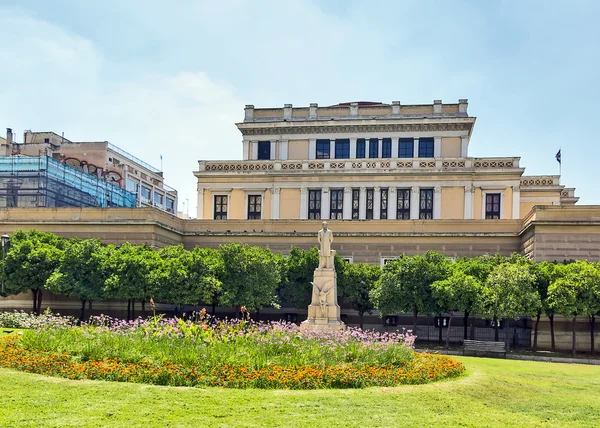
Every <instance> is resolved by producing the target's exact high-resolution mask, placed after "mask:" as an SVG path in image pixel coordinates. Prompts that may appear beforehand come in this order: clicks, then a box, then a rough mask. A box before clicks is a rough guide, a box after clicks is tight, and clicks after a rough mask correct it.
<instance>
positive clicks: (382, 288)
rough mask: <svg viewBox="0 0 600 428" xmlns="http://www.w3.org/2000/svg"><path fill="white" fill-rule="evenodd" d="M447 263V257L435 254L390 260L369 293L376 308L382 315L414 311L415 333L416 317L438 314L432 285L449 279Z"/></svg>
mask: <svg viewBox="0 0 600 428" xmlns="http://www.w3.org/2000/svg"><path fill="white" fill-rule="evenodd" d="M448 264H449V260H448V259H447V258H446V257H444V256H443V255H441V254H439V253H436V252H433V251H428V252H427V253H425V254H424V255H416V256H413V257H400V258H398V259H395V260H391V261H389V262H388V263H386V264H385V265H384V267H383V272H382V274H381V277H380V279H379V281H378V282H377V284H376V285H375V287H374V288H373V290H372V291H371V293H370V296H371V299H372V300H373V304H374V306H375V307H376V308H377V309H379V311H381V313H382V315H383V314H390V313H396V312H412V314H413V331H414V330H416V328H417V315H418V314H419V313H423V312H425V313H428V312H429V313H431V312H434V311H435V308H436V306H435V300H434V299H433V296H432V293H431V287H430V285H431V284H432V283H433V282H435V281H438V280H441V279H444V278H445V277H446V275H447V272H448Z"/></svg>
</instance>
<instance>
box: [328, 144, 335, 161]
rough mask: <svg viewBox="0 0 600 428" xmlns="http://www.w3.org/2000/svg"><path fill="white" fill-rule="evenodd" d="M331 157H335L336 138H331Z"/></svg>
mask: <svg viewBox="0 0 600 428" xmlns="http://www.w3.org/2000/svg"><path fill="white" fill-rule="evenodd" d="M329 159H335V140H329Z"/></svg>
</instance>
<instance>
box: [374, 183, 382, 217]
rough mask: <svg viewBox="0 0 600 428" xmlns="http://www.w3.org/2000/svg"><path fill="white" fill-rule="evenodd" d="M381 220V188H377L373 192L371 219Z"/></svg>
mask: <svg viewBox="0 0 600 428" xmlns="http://www.w3.org/2000/svg"><path fill="white" fill-rule="evenodd" d="M380 218H381V187H379V186H377V187H375V189H374V190H373V219H377V220H379V219H380Z"/></svg>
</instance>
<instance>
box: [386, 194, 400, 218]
mask: <svg viewBox="0 0 600 428" xmlns="http://www.w3.org/2000/svg"><path fill="white" fill-rule="evenodd" d="M397 205H398V193H396V188H395V187H390V188H389V189H388V206H387V211H388V212H387V218H388V220H396V217H397V216H396V209H397Z"/></svg>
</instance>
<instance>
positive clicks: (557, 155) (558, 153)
mask: <svg viewBox="0 0 600 428" xmlns="http://www.w3.org/2000/svg"><path fill="white" fill-rule="evenodd" d="M556 160H557V161H558V163H561V162H560V150H559V151H558V152H556Z"/></svg>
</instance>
